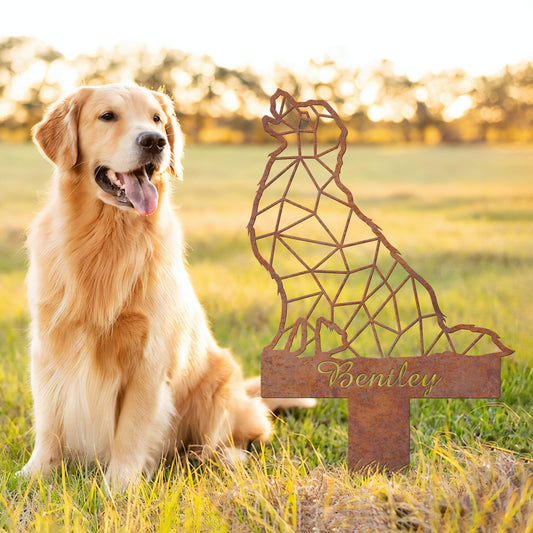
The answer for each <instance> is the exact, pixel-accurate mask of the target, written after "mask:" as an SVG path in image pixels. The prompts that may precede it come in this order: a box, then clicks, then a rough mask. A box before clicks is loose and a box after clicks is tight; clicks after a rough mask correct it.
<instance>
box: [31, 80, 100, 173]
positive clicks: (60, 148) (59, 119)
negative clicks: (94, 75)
mask: <svg viewBox="0 0 533 533" xmlns="http://www.w3.org/2000/svg"><path fill="white" fill-rule="evenodd" d="M89 91H90V88H89V87H81V88H80V89H78V90H76V91H75V92H74V93H72V94H71V95H70V96H67V97H66V98H63V99H62V100H59V101H58V102H56V103H55V104H53V105H52V106H51V107H50V108H49V109H48V110H47V112H46V113H45V115H44V118H43V120H41V122H39V123H38V124H36V125H35V126H34V127H33V129H32V134H33V141H34V142H35V144H36V145H37V146H38V147H39V148H40V150H41V152H42V153H43V154H44V155H45V156H46V157H47V158H48V159H49V160H50V161H52V163H54V164H55V165H57V167H58V168H61V169H62V170H70V169H71V168H72V167H74V165H75V164H76V162H77V160H78V117H79V114H80V109H81V106H82V105H83V102H84V101H85V100H86V99H87V96H88V92H89Z"/></svg>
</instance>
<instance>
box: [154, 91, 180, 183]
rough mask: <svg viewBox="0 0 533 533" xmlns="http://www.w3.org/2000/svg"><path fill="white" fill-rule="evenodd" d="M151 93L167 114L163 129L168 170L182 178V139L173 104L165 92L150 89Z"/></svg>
mask: <svg viewBox="0 0 533 533" xmlns="http://www.w3.org/2000/svg"><path fill="white" fill-rule="evenodd" d="M152 94H153V95H154V96H155V97H156V99H157V101H158V102H159V104H160V105H161V107H162V108H163V111H164V113H165V115H166V116H167V121H166V124H165V131H166V134H167V139H168V143H169V145H170V172H171V173H172V174H173V175H174V176H175V177H177V178H178V179H183V167H182V164H181V159H182V157H183V144H184V139H183V133H182V131H181V128H180V125H179V123H178V119H177V118H176V113H175V111H174V105H173V103H172V100H171V99H170V98H169V97H168V96H167V95H166V94H163V93H162V92H159V91H152Z"/></svg>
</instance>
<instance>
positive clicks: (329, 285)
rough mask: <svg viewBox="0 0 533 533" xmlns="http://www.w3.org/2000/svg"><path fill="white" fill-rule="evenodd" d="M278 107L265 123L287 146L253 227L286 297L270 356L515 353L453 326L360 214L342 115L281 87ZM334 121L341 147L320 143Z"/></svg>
mask: <svg viewBox="0 0 533 533" xmlns="http://www.w3.org/2000/svg"><path fill="white" fill-rule="evenodd" d="M271 104H272V105H271V113H272V116H271V117H264V119H263V125H264V128H265V130H266V131H267V132H268V133H270V134H271V135H272V136H274V137H275V138H276V139H278V140H279V141H280V143H281V144H280V147H279V148H278V149H277V150H276V151H275V152H273V153H272V154H270V158H269V161H268V164H267V166H266V170H265V173H264V175H263V178H262V180H261V183H260V187H259V191H258V193H257V196H256V198H255V202H254V206H253V213H252V218H251V221H250V224H249V232H250V236H251V240H252V247H253V249H254V253H255V255H256V257H257V258H258V259H259V261H260V262H261V264H262V265H263V266H264V267H265V268H266V269H267V270H268V271H269V272H270V274H271V276H272V277H273V278H274V279H275V280H276V282H277V284H278V289H279V294H280V296H281V300H282V311H281V320H280V325H279V330H278V332H277V334H276V336H275V337H274V339H273V341H272V342H271V344H270V345H269V348H270V352H271V353H280V354H284V353H285V354H292V355H295V356H297V355H302V354H306V355H312V354H321V355H328V354H329V355H336V356H337V357H339V356H340V354H344V356H346V357H406V356H428V355H431V354H435V353H453V354H460V355H489V354H498V355H501V356H504V355H508V354H510V353H512V351H511V350H510V349H509V348H507V347H506V346H504V345H503V344H502V342H501V341H500V339H499V337H498V335H497V334H496V333H495V332H493V331H491V330H489V329H485V328H480V327H476V326H472V325H466V324H460V325H457V326H454V327H448V326H447V325H446V324H445V317H444V315H443V313H442V312H441V310H440V308H439V305H438V303H437V298H436V295H435V292H434V291H433V289H432V288H431V286H430V285H429V284H428V283H427V282H426V281H425V280H424V279H423V278H422V277H421V276H420V275H419V274H418V273H417V272H415V271H414V270H413V269H412V268H411V267H410V266H409V265H408V264H407V262H406V261H405V260H404V259H403V258H402V256H401V255H400V253H399V252H398V250H396V249H395V248H394V247H393V246H392V245H391V244H390V243H389V242H388V240H387V239H386V237H385V236H384V235H383V233H382V232H381V230H380V229H379V227H378V226H377V225H376V224H375V223H374V222H373V221H372V220H371V219H369V218H368V217H367V216H366V215H364V214H363V213H362V212H361V210H360V209H359V208H358V207H357V205H356V204H355V202H354V199H353V195H352V193H351V191H350V190H349V189H348V188H347V187H346V186H345V185H344V184H343V183H342V181H341V177H340V172H341V167H342V157H343V154H344V152H345V150H346V128H345V127H344V125H343V124H342V122H341V121H340V119H339V117H338V115H337V114H336V113H335V112H334V111H333V109H332V108H331V107H330V106H329V105H328V104H327V103H326V102H323V101H309V102H303V103H299V102H296V101H295V100H294V99H293V98H292V97H291V96H290V95H289V94H288V93H285V92H284V91H281V90H279V91H278V92H277V93H276V94H275V95H274V96H273V97H272V101H271ZM332 122H334V123H335V124H336V125H337V126H338V138H337V140H336V141H333V142H331V143H330V144H329V145H326V144H324V143H323V142H319V135H320V131H321V129H322V128H324V127H326V126H327V127H329V128H330V129H331V123H332ZM328 329H329V332H330V333H331V332H332V333H331V334H330V333H328ZM324 334H327V336H328V338H329V342H324V340H323V339H322V336H323V335H324ZM335 340H336V342H335ZM408 347H410V352H409V353H406V352H405V350H406V348H408Z"/></svg>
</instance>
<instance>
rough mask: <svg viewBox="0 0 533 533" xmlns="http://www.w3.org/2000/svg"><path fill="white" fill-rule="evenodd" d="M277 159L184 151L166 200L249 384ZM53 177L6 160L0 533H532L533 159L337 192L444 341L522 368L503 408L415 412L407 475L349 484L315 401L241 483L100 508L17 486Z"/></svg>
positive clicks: (504, 154) (77, 471)
mask: <svg viewBox="0 0 533 533" xmlns="http://www.w3.org/2000/svg"><path fill="white" fill-rule="evenodd" d="M269 150H270V147H267V146H254V147H205V146H191V147H190V148H189V149H188V150H187V152H186V157H185V160H184V164H185V181H183V182H180V183H177V184H176V188H175V192H174V197H175V204H176V206H177V207H178V212H179V216H180V218H181V220H182V223H183V225H184V228H185V235H186V238H187V241H188V243H189V246H190V249H189V262H190V271H191V276H192V278H193V282H194V284H195V287H196V290H197V293H198V295H199V297H200V300H201V301H202V302H203V303H204V305H205V307H206V309H207V312H208V315H209V317H210V320H211V322H212V327H213V330H214V332H215V335H216V337H217V339H218V340H219V342H220V343H221V344H222V345H224V346H229V347H231V348H232V349H233V350H234V352H235V354H236V355H237V357H238V359H239V360H240V361H241V362H242V363H243V366H244V368H245V371H246V373H247V374H253V373H257V372H258V371H259V363H260V357H259V356H260V353H261V350H262V348H263V346H265V345H266V344H267V343H268V342H270V340H271V339H272V337H273V335H274V333H275V331H276V328H277V322H278V319H279V302H278V299H277V295H276V286H275V284H274V282H273V281H272V280H271V279H270V276H269V275H268V273H267V272H266V271H265V270H263V269H262V267H261V266H260V265H259V264H258V263H257V261H256V259H255V258H254V257H253V254H252V252H251V248H250V244H249V240H248V236H247V232H246V225H247V223H248V219H249V217H250V211H251V204H252V200H253V197H254V194H255V190H256V184H257V182H258V181H259V179H260V177H261V174H262V172H263V168H264V165H265V162H266V157H267V154H268V152H269ZM50 170H51V169H50V167H49V166H48V165H47V164H46V163H45V162H44V161H42V160H41V158H40V156H39V155H38V154H37V151H36V150H35V149H34V148H33V147H32V146H30V145H0V191H2V193H1V194H0V384H1V385H0V435H2V441H1V442H2V449H1V455H0V531H43V532H44V531H51V532H52V531H53V532H55V531H77V532H78V531H80V532H82V531H94V532H101V531H109V532H111V531H113V532H115V531H124V532H132V531H157V532H159V531H161V532H167V531H168V532H171V531H305V532H307V531H328V532H329V531H424V532H425V531H435V532H439V533H440V532H448V531H450V532H451V531H461V532H462V531H465V532H467V531H468V532H475V531H482V532H493V531H494V532H502V533H503V532H507V531H509V532H513V533H514V532H518V533H521V532H526V531H528V532H531V531H533V518H532V513H533V455H532V452H531V450H532V444H533V416H532V413H533V370H532V366H533V328H532V326H531V325H532V324H533V298H532V295H533V292H532V287H533V149H531V148H523V147H499V148H494V147H493V148H489V147H482V146H475V147H435V148H422V147H376V148H364V147H349V149H348V152H347V154H346V156H345V164H344V167H343V171H342V176H343V181H344V183H346V184H347V185H348V186H349V187H350V188H351V190H352V191H353V193H354V197H355V199H356V202H357V203H358V205H359V206H360V207H361V209H362V210H363V211H364V212H365V214H367V215H368V216H370V217H371V218H372V219H373V220H374V221H375V222H377V223H378V224H379V226H380V227H381V228H382V229H383V231H384V233H385V235H386V236H387V237H388V239H389V240H390V241H391V242H392V243H393V244H394V245H395V246H396V247H397V248H398V249H399V250H400V251H401V252H402V255H403V257H404V258H405V259H406V260H407V261H408V262H409V263H410V264H411V266H412V267H413V268H415V270H417V271H418V272H419V273H420V274H422V275H423V276H424V277H425V278H426V279H427V280H428V281H429V282H430V283H431V284H432V285H433V287H434V289H435V291H436V293H437V296H438V298H439V303H440V306H441V308H442V310H443V312H444V313H445V314H446V315H447V317H448V324H456V323H475V324H478V325H481V326H484V327H488V328H492V329H494V330H495V331H497V332H498V333H499V334H500V335H501V337H502V340H503V341H504V342H505V343H506V344H507V345H508V346H511V347H512V348H513V349H514V350H515V354H513V355H512V356H510V357H508V358H506V359H505V360H504V361H503V366H502V369H503V370H502V396H501V398H500V399H499V400H416V401H412V402H411V424H412V427H411V435H412V443H411V458H412V465H411V469H410V470H409V472H408V473H406V474H405V475H403V474H402V475H392V476H383V475H379V474H376V475H373V476H358V475H351V476H350V475H349V474H348V473H347V471H346V457H345V453H346V443H347V435H346V422H347V408H346V403H345V401H343V400H322V401H320V402H319V405H318V406H317V407H316V408H314V409H312V410H310V411H306V412H295V413H290V414H287V415H286V416H284V417H283V418H280V419H276V422H275V425H276V435H277V436H276V439H275V440H274V442H273V443H271V444H268V445H266V446H264V447H261V448H257V449H255V450H254V451H253V452H252V455H251V458H250V461H249V462H248V463H247V464H245V465H243V466H239V467H237V468H236V469H234V470H228V469H226V468H224V467H223V466H222V465H221V464H219V463H217V462H216V461H214V462H213V463H209V464H203V465H199V464H196V463H195V462H194V461H184V462H177V463H175V464H173V465H171V466H168V465H167V466H166V467H165V466H162V468H161V469H160V470H159V471H158V472H157V474H156V476H155V479H153V480H152V481H149V482H143V483H141V484H140V485H139V486H138V487H134V488H131V489H130V490H128V491H127V492H126V493H125V494H123V495H115V496H114V497H109V496H106V495H105V492H104V491H103V483H102V475H101V472H100V470H99V468H98V467H86V466H80V465H77V464H68V465H65V469H63V470H62V471H60V472H57V473H56V474H54V475H53V476H52V477H51V478H49V479H33V480H31V481H29V482H27V481H23V480H20V479H18V478H17V477H16V476H15V472H16V471H17V470H18V469H19V468H20V467H21V466H22V465H23V464H24V462H25V461H26V460H27V459H28V457H29V454H30V452H31V449H32V444H33V436H32V432H31V395H30V391H29V385H28V353H27V335H26V332H27V326H28V314H27V305H26V301H25V291H24V275H25V270H26V268H27V262H26V256H25V253H24V250H23V240H24V231H25V228H26V227H27V225H28V223H29V222H30V220H31V219H32V217H33V216H34V214H35V213H36V210H37V209H38V206H39V205H40V204H41V203H42V202H43V201H44V198H45V193H46V187H47V182H48V177H49V174H50Z"/></svg>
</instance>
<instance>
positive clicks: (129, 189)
mask: <svg viewBox="0 0 533 533" xmlns="http://www.w3.org/2000/svg"><path fill="white" fill-rule="evenodd" d="M154 172H155V166H154V165H152V164H151V163H150V164H147V165H144V166H142V167H139V168H137V169H135V170H132V171H130V172H115V171H114V170H112V169H110V168H108V167H105V166H99V167H97V168H96V170H95V172H94V174H95V180H96V183H97V184H98V185H99V186H100V188H101V189H102V190H103V191H104V192H106V193H107V194H109V195H111V196H113V197H114V198H115V200H116V201H117V202H118V203H119V204H122V205H124V206H128V207H133V208H134V209H135V210H136V211H137V212H138V213H140V214H141V215H151V214H152V213H153V212H154V211H155V210H156V209H157V200H158V194H157V189H156V188H155V186H154V184H153V183H152V181H151V180H152V176H153V175H154Z"/></svg>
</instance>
